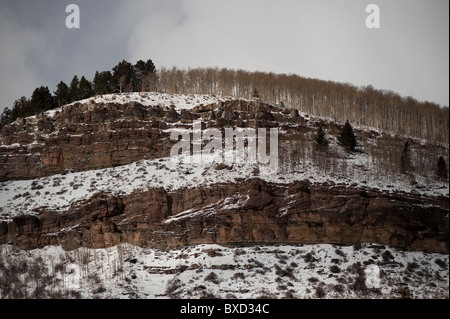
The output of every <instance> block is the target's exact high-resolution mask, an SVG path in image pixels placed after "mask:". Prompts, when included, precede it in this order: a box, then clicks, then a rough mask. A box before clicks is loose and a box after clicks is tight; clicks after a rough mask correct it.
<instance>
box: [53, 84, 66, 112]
mask: <svg viewBox="0 0 450 319" xmlns="http://www.w3.org/2000/svg"><path fill="white" fill-rule="evenodd" d="M53 93H54V94H55V100H56V103H58V106H62V105H66V104H68V103H70V90H69V86H68V85H67V84H66V83H64V82H63V81H61V82H59V83H58V85H57V86H56V91H55V92H53Z"/></svg>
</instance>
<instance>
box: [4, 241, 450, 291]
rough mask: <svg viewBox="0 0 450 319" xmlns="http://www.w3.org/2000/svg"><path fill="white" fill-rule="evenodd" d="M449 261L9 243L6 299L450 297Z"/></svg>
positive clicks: (311, 248) (384, 252)
mask: <svg viewBox="0 0 450 319" xmlns="http://www.w3.org/2000/svg"><path fill="white" fill-rule="evenodd" d="M448 262H449V260H448V255H441V254H429V253H422V252H405V251H399V250H396V249H391V248H389V247H384V246H379V245H363V246H360V247H356V246H351V247H343V246H335V245H298V246H287V245H280V246H255V247H239V248H236V247H235V248H232V247H224V246H218V245H199V246H192V247H185V248H183V249H181V250H166V251H163V250H155V249H143V248H139V247H135V246H131V245H121V246H117V247H112V248H108V249H86V248H81V249H78V250H75V251H70V252H67V251H64V250H62V249H61V248H60V247H46V248H44V249H38V250H32V251H22V250H18V249H16V248H14V247H12V246H5V245H4V246H1V247H0V274H2V276H0V281H2V282H1V285H0V287H2V288H1V290H0V298H14V297H16V298H30V297H35V298H44V297H56V298H61V297H69V298H151V299H154V298H177V299H178V298H179V299H189V298H191V299H192V298H227V299H233V298H238V299H255V298H269V299H280V298H448V296H449V294H448V291H449V290H448V289H449V268H448ZM5 269H9V272H8V271H7V270H5ZM13 269H15V271H14V270H13ZM5 280H8V285H9V287H10V289H9V290H8V288H5V287H8V285H5V282H4V281H5ZM14 294H15V295H14Z"/></svg>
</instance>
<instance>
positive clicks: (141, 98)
mask: <svg viewBox="0 0 450 319" xmlns="http://www.w3.org/2000/svg"><path fill="white" fill-rule="evenodd" d="M226 99H230V98H218V97H215V96H209V95H169V94H162V93H129V94H121V95H118V94H112V95H104V96H97V97H93V98H90V99H87V100H83V101H80V102H76V103H81V104H86V103H92V102H95V103H130V102H133V101H136V102H139V103H141V104H142V105H145V106H147V107H150V106H158V107H167V108H169V107H171V106H174V107H175V108H176V109H177V110H181V109H192V108H194V107H196V106H199V105H207V104H211V103H217V102H219V101H223V100H226ZM73 104H74V103H73ZM73 104H72V105H73ZM66 107H67V106H66ZM61 111H62V109H61V108H60V109H55V110H51V111H47V113H46V114H47V116H50V117H52V116H55V114H56V113H57V112H61ZM274 111H278V112H280V111H281V110H280V109H278V110H277V109H275V110H274ZM317 121H323V119H320V118H314V117H311V118H310V125H311V126H314V123H315V122H317ZM179 124H181V123H172V124H171V126H172V127H173V129H176V127H177V125H179ZM183 125H184V126H185V127H186V126H187V127H189V125H191V126H192V125H193V124H186V123H184V124H183ZM294 129H295V127H294ZM171 130H172V129H167V130H166V131H167V132H170V131H171ZM284 133H285V132H283V131H282V130H280V133H279V136H280V142H279V149H280V156H281V157H282V158H284V159H283V160H281V161H279V166H278V170H277V172H271V171H267V170H264V166H261V165H257V164H252V163H249V162H244V163H235V164H233V165H231V166H229V167H227V169H220V170H218V169H216V166H215V165H211V164H209V163H207V162H202V160H201V158H195V157H192V161H191V163H186V162H184V161H182V160H180V159H179V158H169V157H165V158H158V159H154V160H141V161H138V162H134V163H131V164H127V165H123V166H120V167H110V168H104V169H98V170H91V171H84V172H74V173H73V172H70V171H66V172H64V174H56V175H51V176H46V177H43V178H39V179H33V180H21V181H20V180H19V181H17V180H16V181H7V182H3V183H0V203H1V204H0V221H2V220H3V221H7V220H10V219H11V218H13V217H14V216H17V215H18V214H24V213H26V214H31V215H32V214H36V209H37V208H40V207H48V208H50V209H51V210H54V211H60V212H62V213H63V212H66V211H67V210H68V208H69V207H70V205H72V204H74V203H76V202H78V201H80V200H83V199H86V198H89V197H90V196H92V195H93V194H94V193H96V192H99V191H102V192H107V193H108V192H109V193H111V194H130V193H132V192H133V191H136V190H145V189H148V188H153V187H163V188H165V189H166V190H167V191H176V190H178V189H181V188H185V187H187V188H192V187H197V186H199V185H206V186H207V185H211V184H214V183H218V182H219V183H220V182H234V181H236V180H242V179H251V178H256V177H257V178H262V179H264V180H266V181H268V182H273V183H280V184H288V183H290V182H293V181H298V180H308V181H309V182H310V183H313V184H314V183H328V185H329V187H332V186H333V185H348V186H350V185H351V187H364V188H369V189H370V188H372V189H377V190H382V191H386V192H394V191H395V192H406V193H408V192H413V193H418V194H422V195H426V196H448V195H449V184H448V183H446V184H443V183H442V182H437V181H435V180H433V179H430V178H429V176H425V175H424V173H425V172H417V173H416V174H415V176H414V180H415V182H414V184H411V178H412V177H411V176H406V175H401V174H389V173H388V172H383V171H381V172H380V164H379V160H378V159H375V158H374V155H373V154H371V152H369V151H365V152H364V151H363V152H356V153H353V154H351V155H348V154H346V153H345V152H343V151H342V149H341V148H340V147H339V146H338V145H337V142H336V139H335V138H332V137H330V146H329V148H330V150H331V152H335V153H337V154H339V157H340V158H341V159H338V160H335V161H334V162H332V159H331V158H325V159H321V160H317V155H315V154H314V149H313V145H312V143H308V145H306V144H299V143H296V141H291V140H289V139H287V140H283V134H284ZM310 135H311V134H310ZM307 138H308V139H309V140H313V139H314V137H313V136H308V137H307ZM174 144H175V143H174ZM366 144H367V145H365V146H364V147H365V148H366V149H369V148H370V147H371V146H372V145H371V144H376V140H373V139H367V140H366ZM299 149H301V150H302V152H304V156H303V157H302V158H300V160H298V159H297V160H296V162H297V163H294V162H295V160H294V159H295V158H296V157H295V154H296V152H297V153H298V150H299ZM322 157H323V156H322ZM324 162H325V163H324ZM324 167H325V168H324ZM255 172H257V173H255Z"/></svg>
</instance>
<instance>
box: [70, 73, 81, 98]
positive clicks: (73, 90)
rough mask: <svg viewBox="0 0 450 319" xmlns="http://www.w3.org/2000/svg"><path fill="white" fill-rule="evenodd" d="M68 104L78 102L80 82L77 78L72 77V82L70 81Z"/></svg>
mask: <svg viewBox="0 0 450 319" xmlns="http://www.w3.org/2000/svg"><path fill="white" fill-rule="evenodd" d="M69 96H70V102H74V101H78V100H80V80H78V76H76V75H75V76H74V77H73V78H72V81H70V93H69Z"/></svg>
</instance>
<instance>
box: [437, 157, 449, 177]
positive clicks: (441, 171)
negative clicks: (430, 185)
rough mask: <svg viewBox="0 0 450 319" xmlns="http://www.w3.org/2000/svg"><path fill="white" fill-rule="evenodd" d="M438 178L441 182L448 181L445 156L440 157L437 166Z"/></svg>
mask: <svg viewBox="0 0 450 319" xmlns="http://www.w3.org/2000/svg"><path fill="white" fill-rule="evenodd" d="M436 177H437V178H438V179H439V180H441V181H443V182H444V181H446V180H447V179H448V171H447V164H445V159H444V157H443V156H439V158H438V161H437V165H436Z"/></svg>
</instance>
